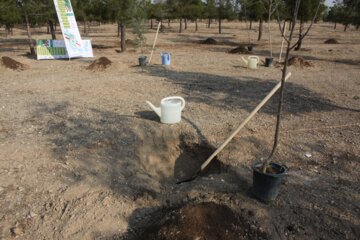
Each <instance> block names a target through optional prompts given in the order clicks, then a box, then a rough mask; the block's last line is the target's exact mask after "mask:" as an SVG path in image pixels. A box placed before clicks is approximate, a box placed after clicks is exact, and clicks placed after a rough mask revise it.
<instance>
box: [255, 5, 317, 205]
mask: <svg viewBox="0 0 360 240" xmlns="http://www.w3.org/2000/svg"><path fill="white" fill-rule="evenodd" d="M300 3H301V0H296V2H295V7H294V10H293V16H292V20H291V30H290V33H289V36H288V37H286V36H284V39H285V41H286V42H287V48H286V55H285V62H284V66H283V69H282V77H281V87H280V98H279V102H278V109H277V120H276V128H275V136H274V143H273V147H272V150H271V153H270V155H269V157H268V158H266V159H265V160H264V161H263V162H262V163H256V164H254V165H253V187H252V191H253V194H254V195H255V197H256V198H257V199H259V200H261V201H263V202H270V201H272V200H275V199H276V197H277V195H278V193H279V188H280V185H281V180H282V179H283V177H284V176H285V174H286V172H287V169H286V168H285V166H283V165H281V164H278V163H274V162H272V161H271V160H272V159H273V157H274V154H275V152H276V150H277V146H278V142H279V133H280V123H281V113H282V105H283V100H284V90H285V81H286V76H287V74H288V73H287V68H288V61H289V56H290V52H291V51H292V50H293V49H294V48H295V47H296V46H297V44H298V42H299V41H301V40H302V39H303V38H304V37H305V36H306V35H307V34H308V33H309V31H310V29H311V27H312V25H313V23H314V21H315V19H316V16H317V14H318V11H319V7H320V5H321V3H322V2H321V1H319V4H318V7H317V9H316V11H315V13H314V17H313V20H312V22H311V24H310V25H309V27H308V29H307V31H306V32H305V33H304V34H303V35H302V36H301V37H300V38H299V40H298V41H297V42H296V43H295V44H292V39H293V33H294V29H295V26H296V21H297V15H298V12H299V7H300ZM276 12H277V21H278V25H279V28H280V32H281V33H283V32H284V29H283V27H281V22H280V17H279V12H278V10H277V9H276ZM284 27H285V25H284Z"/></svg>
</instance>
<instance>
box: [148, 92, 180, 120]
mask: <svg viewBox="0 0 360 240" xmlns="http://www.w3.org/2000/svg"><path fill="white" fill-rule="evenodd" d="M146 103H147V104H149V106H150V107H151V109H152V110H154V112H155V113H156V114H157V115H158V116H159V117H160V122H162V123H168V124H171V123H177V122H180V121H181V111H182V110H183V109H184V107H185V100H184V99H183V98H182V97H178V96H173V97H166V98H163V99H162V100H161V102H160V107H155V106H154V105H153V104H152V103H151V102H149V101H146Z"/></svg>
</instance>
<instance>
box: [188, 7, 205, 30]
mask: <svg viewBox="0 0 360 240" xmlns="http://www.w3.org/2000/svg"><path fill="white" fill-rule="evenodd" d="M203 11H204V4H203V2H202V1H201V0H191V1H189V2H188V4H187V5H186V6H185V7H184V12H185V18H186V19H189V20H191V21H195V31H196V32H197V31H198V22H197V21H198V18H201V17H202V16H203Z"/></svg>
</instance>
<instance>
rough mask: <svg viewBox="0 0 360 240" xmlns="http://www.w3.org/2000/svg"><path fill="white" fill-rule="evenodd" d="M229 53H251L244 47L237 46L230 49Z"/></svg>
mask: <svg viewBox="0 0 360 240" xmlns="http://www.w3.org/2000/svg"><path fill="white" fill-rule="evenodd" d="M229 53H231V54H236V53H242V54H250V53H251V52H250V51H249V50H248V49H247V48H246V47H245V46H239V47H237V48H234V49H231V50H230V51H229Z"/></svg>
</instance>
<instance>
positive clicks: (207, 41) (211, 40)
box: [202, 38, 218, 45]
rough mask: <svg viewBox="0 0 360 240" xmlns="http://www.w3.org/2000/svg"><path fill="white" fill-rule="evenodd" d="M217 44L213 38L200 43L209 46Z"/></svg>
mask: <svg viewBox="0 0 360 240" xmlns="http://www.w3.org/2000/svg"><path fill="white" fill-rule="evenodd" d="M217 43H218V42H217V41H216V40H215V39H213V38H207V39H206V40H204V41H203V42H202V44H209V45H215V44H217Z"/></svg>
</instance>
